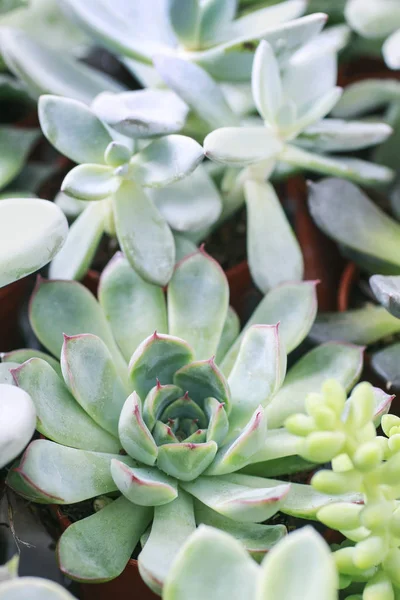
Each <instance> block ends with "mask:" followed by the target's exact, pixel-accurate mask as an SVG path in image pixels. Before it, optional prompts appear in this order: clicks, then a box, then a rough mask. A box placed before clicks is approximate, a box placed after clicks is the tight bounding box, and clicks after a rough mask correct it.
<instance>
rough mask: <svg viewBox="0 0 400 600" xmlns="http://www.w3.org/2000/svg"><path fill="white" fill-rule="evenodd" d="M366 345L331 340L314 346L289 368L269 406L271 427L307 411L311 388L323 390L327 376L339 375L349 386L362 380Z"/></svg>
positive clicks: (336, 376) (328, 377)
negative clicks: (307, 399)
mask: <svg viewBox="0 0 400 600" xmlns="http://www.w3.org/2000/svg"><path fill="white" fill-rule="evenodd" d="M362 354H363V348H362V347H360V346H353V345H351V344H340V343H336V342H330V343H327V344H323V345H321V346H318V347H317V348H314V349H313V350H311V351H310V352H308V353H307V354H306V355H305V356H303V357H302V358H301V359H300V360H299V361H298V362H297V363H296V364H295V365H294V366H293V367H292V368H291V369H290V370H289V372H288V374H287V376H286V379H285V383H284V384H283V386H282V388H281V389H280V390H279V392H278V393H277V394H276V395H275V396H274V398H273V399H272V401H271V403H270V404H269V405H268V406H267V409H266V411H267V420H268V427H269V428H271V429H272V428H274V427H279V426H281V425H282V424H283V423H284V421H285V420H286V419H287V418H288V417H289V416H290V415H292V414H294V413H298V412H304V410H305V405H304V403H305V399H306V396H307V394H309V393H310V392H319V390H320V389H321V386H322V384H323V383H324V381H325V380H326V379H337V380H338V381H339V382H340V383H341V384H342V385H343V386H344V387H345V388H346V389H347V390H349V389H351V388H352V386H353V385H354V384H355V382H356V381H357V380H358V378H359V376H360V373H361V369H362V363H363V355H362Z"/></svg>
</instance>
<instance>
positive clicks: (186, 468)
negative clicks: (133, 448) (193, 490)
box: [157, 440, 218, 491]
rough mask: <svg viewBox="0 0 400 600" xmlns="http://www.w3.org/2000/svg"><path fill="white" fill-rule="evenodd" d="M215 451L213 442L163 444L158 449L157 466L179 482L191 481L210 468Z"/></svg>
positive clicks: (215, 447)
mask: <svg viewBox="0 0 400 600" xmlns="http://www.w3.org/2000/svg"><path fill="white" fill-rule="evenodd" d="M217 450H218V446H217V444H216V443H215V442H214V441H213V440H212V441H209V442H206V443H200V444H193V443H191V442H189V443H185V442H182V443H179V444H176V443H175V444H164V445H162V446H160V447H159V449H158V457H157V465H158V467H159V468H160V469H161V470H162V471H164V473H167V475H170V476H171V477H175V478H176V479H179V481H180V482H182V481H184V482H187V481H192V480H195V479H197V478H198V477H199V476H200V475H201V474H202V473H203V472H204V471H205V470H206V469H207V467H209V466H210V464H211V463H212V461H213V460H214V457H215V455H216V453H217ZM185 489H186V488H185ZM189 491H190V490H189Z"/></svg>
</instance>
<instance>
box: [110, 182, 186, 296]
mask: <svg viewBox="0 0 400 600" xmlns="http://www.w3.org/2000/svg"><path fill="white" fill-rule="evenodd" d="M113 205H114V217H115V225H116V230H117V237H118V241H119V243H120V246H121V248H122V250H123V251H124V253H125V256H126V258H127V259H128V261H129V263H130V264H131V265H132V266H133V268H134V269H135V271H137V272H138V273H139V275H141V277H143V279H145V280H146V281H148V282H150V283H154V284H156V285H160V286H163V285H166V284H167V283H168V281H169V279H170V278H171V275H172V272H173V268H174V264H175V243H174V237H173V235H172V232H171V230H170V228H169V226H168V224H167V223H166V221H165V219H164V217H163V216H162V215H161V213H160V212H159V211H158V209H157V208H156V207H155V206H154V204H153V201H152V200H151V198H150V197H149V196H148V195H147V194H146V193H145V192H144V191H143V189H142V188H141V187H140V186H139V185H137V184H136V183H135V182H133V181H124V182H123V183H122V184H121V185H120V186H119V188H118V191H117V192H116V193H115V194H114V196H113Z"/></svg>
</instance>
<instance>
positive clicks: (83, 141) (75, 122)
mask: <svg viewBox="0 0 400 600" xmlns="http://www.w3.org/2000/svg"><path fill="white" fill-rule="evenodd" d="M38 111H39V120H40V125H41V127H42V131H43V133H44V135H45V136H46V137H47V139H48V140H49V142H50V143H51V144H53V146H54V147H55V148H56V149H57V150H58V151H59V152H61V154H64V155H65V156H67V157H68V158H70V159H71V160H72V161H73V162H76V163H93V164H100V165H101V164H104V153H105V151H106V148H107V146H108V145H109V144H110V143H111V142H112V141H113V138H112V137H111V135H110V133H109V131H108V129H106V127H105V126H104V125H103V123H102V122H101V121H100V120H99V119H98V118H97V117H96V115H95V114H94V113H93V112H92V111H91V110H90V109H89V108H88V107H87V106H86V105H85V104H83V103H82V102H78V101H77V100H71V99H70V98H60V97H59V96H41V98H40V100H39V107H38Z"/></svg>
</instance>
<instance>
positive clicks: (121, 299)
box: [98, 252, 168, 361]
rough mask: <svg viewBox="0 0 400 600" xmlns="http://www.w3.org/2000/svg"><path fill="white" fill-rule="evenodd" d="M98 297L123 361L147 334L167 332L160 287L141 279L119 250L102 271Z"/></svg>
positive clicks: (164, 308) (164, 306)
mask: <svg viewBox="0 0 400 600" xmlns="http://www.w3.org/2000/svg"><path fill="white" fill-rule="evenodd" d="M98 296H99V302H100V305H101V307H102V309H103V311H104V313H105V315H106V318H107V319H108V321H109V323H110V325H111V329H112V331H113V334H114V337H115V340H116V342H117V344H118V346H119V347H120V349H121V351H122V353H123V355H124V357H125V360H127V361H128V360H129V359H130V357H131V356H132V354H133V352H134V350H136V348H137V347H138V345H139V344H140V343H141V342H142V341H143V340H144V339H145V338H146V337H148V336H149V335H150V334H151V333H153V332H154V331H158V332H160V333H166V332H167V331H168V327H167V309H166V304H165V299H164V294H163V291H162V289H161V288H160V287H157V286H155V285H152V284H151V283H147V282H146V281H144V280H143V279H142V278H141V277H140V276H139V275H138V274H137V273H136V271H134V269H132V267H131V266H130V264H129V263H128V261H127V260H126V258H125V257H124V256H123V254H122V253H120V252H118V253H117V254H115V255H114V257H113V258H112V259H111V261H110V262H109V263H108V265H107V266H106V268H105V269H104V270H103V272H102V274H101V277H100V285H99V291H98Z"/></svg>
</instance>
